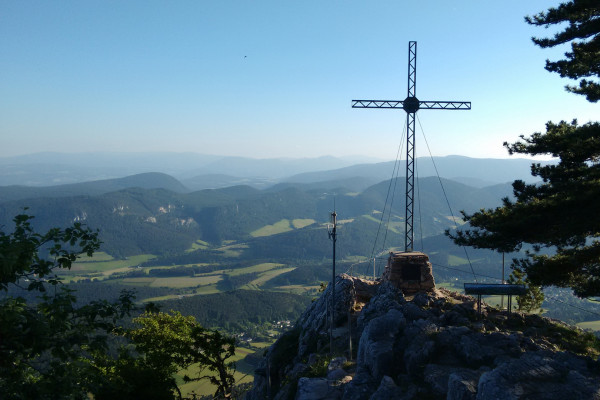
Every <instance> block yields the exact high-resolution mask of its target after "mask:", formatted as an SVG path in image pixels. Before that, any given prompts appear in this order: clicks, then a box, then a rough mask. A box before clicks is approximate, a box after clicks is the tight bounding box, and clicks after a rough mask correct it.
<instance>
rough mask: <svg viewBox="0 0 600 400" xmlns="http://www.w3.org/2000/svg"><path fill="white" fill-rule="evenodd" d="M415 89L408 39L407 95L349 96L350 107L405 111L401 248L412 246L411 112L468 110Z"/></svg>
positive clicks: (414, 61)
mask: <svg viewBox="0 0 600 400" xmlns="http://www.w3.org/2000/svg"><path fill="white" fill-rule="evenodd" d="M416 89H417V42H415V41H411V42H409V43H408V95H407V96H406V98H405V99H404V100H352V108H397V109H402V110H404V111H406V131H407V135H406V213H405V220H404V227H405V236H404V251H412V250H413V239H414V232H413V213H414V194H415V175H414V169H415V113H416V112H417V111H418V110H421V109H428V110H470V109H471V102H470V101H420V100H419V99H418V98H417V95H416Z"/></svg>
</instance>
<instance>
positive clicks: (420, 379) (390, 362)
mask: <svg viewBox="0 0 600 400" xmlns="http://www.w3.org/2000/svg"><path fill="white" fill-rule="evenodd" d="M357 288H360V289H359V290H358V289H357ZM359 291H360V293H361V294H360V298H359V296H358V295H357V293H358V292H359ZM331 294H332V293H331V291H330V288H328V289H327V290H326V291H325V292H324V293H323V295H322V296H321V297H320V298H319V299H318V300H317V301H315V302H314V303H312V304H311V306H310V307H309V308H308V309H307V310H306V311H305V312H304V314H303V315H302V316H301V318H300V319H299V321H298V323H297V324H296V328H295V330H294V331H291V332H288V334H286V335H284V337H282V338H281V339H279V340H278V341H277V342H276V343H275V344H274V345H273V346H272V347H271V348H270V349H269V351H268V352H267V355H266V357H265V359H264V360H263V363H262V365H261V367H260V368H258V369H257V373H256V375H255V381H254V388H253V389H252V391H250V392H249V393H248V394H247V397H246V398H247V399H248V400H258V399H266V398H268V397H267V394H268V393H270V395H271V398H274V399H284V398H294V397H295V398H296V399H302V400H309V399H310V400H318V399H341V400H394V399H397V400H410V399H414V400H417V399H422V398H439V399H448V400H492V399H507V400H509V399H510V400H512V399H549V400H554V399H556V400H563V399H565V398H572V399H584V400H587V399H590V400H592V399H594V400H600V378H599V372H598V371H600V362H599V361H598V360H597V359H593V358H591V357H586V356H585V355H576V354H573V353H570V352H566V351H557V350H556V349H557V348H559V346H563V345H565V344H564V343H562V342H561V340H563V339H561V337H560V336H558V335H556V336H552V335H551V332H553V331H554V332H555V331H556V327H555V325H553V324H555V323H554V322H551V321H549V320H547V319H545V318H542V317H540V316H537V315H522V314H517V313H513V314H511V315H507V314H506V313H504V312H498V311H495V310H492V309H487V308H486V307H483V316H479V314H478V313H477V311H476V308H475V299H473V298H470V297H467V296H464V295H460V294H454V293H451V292H449V291H446V290H443V289H437V290H433V291H430V292H427V293H418V294H416V295H415V296H414V298H409V299H406V298H405V297H404V296H403V295H402V292H401V291H400V290H399V289H398V288H396V287H395V286H394V285H393V284H392V283H390V282H387V283H377V284H374V283H373V282H368V281H362V280H360V279H358V278H353V277H349V276H347V275H340V276H338V277H337V279H336V296H335V302H334V307H335V308H334V309H335V310H336V314H337V315H338V317H336V320H335V324H336V328H340V329H341V328H342V327H344V326H345V327H347V326H348V315H350V330H349V331H348V329H347V328H346V330H345V331H343V332H345V333H344V334H341V335H340V336H339V337H337V338H335V340H334V343H333V344H334V349H333V350H334V354H342V353H343V352H345V351H347V349H348V342H349V337H348V335H349V334H350V338H351V339H352V341H353V346H354V347H353V348H354V351H356V355H355V360H356V361H355V363H347V362H345V361H343V359H339V358H338V359H333V360H329V368H328V369H327V371H326V372H324V373H323V375H324V376H323V377H318V378H315V377H310V378H309V377H308V376H307V375H309V373H311V371H314V369H311V366H314V365H318V364H316V363H317V362H319V361H318V360H319V359H322V357H323V356H324V355H326V354H329V352H330V349H329V335H328V327H329V322H328V321H329V320H328V319H327V315H328V314H327V305H328V304H329V301H330V300H331ZM348 310H351V312H350V313H348ZM552 327H554V328H552ZM561 328H562V329H564V328H565V327H564V326H562V327H561ZM339 332H342V330H339ZM348 332H350V333H348ZM540 332H549V336H544V335H541V334H540ZM563 347H564V346H563ZM267 375H268V377H269V379H266V378H267ZM325 375H326V376H325ZM312 376H314V375H312ZM292 383H293V384H292ZM295 383H297V390H296V389H295V387H296V386H295Z"/></svg>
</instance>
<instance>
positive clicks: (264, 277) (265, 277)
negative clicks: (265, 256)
mask: <svg viewBox="0 0 600 400" xmlns="http://www.w3.org/2000/svg"><path fill="white" fill-rule="evenodd" d="M295 269H296V267H288V268H281V269H274V270H270V271H267V272H263V273H262V274H260V276H259V277H258V278H257V279H255V280H253V281H252V282H250V283H248V284H247V285H244V286H242V287H241V289H253V287H252V286H254V287H257V288H258V287H260V286H262V285H264V284H265V283H266V282H267V281H270V280H271V279H273V278H275V277H276V276H278V275H281V274H285V273H286V272H290V271H293V270H295Z"/></svg>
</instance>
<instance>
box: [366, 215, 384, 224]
mask: <svg viewBox="0 0 600 400" xmlns="http://www.w3.org/2000/svg"><path fill="white" fill-rule="evenodd" d="M363 217H364V218H366V219H368V220H369V221H373V222H375V223H379V221H380V220H379V219H378V218H375V217H373V216H371V215H369V214H365V215H363Z"/></svg>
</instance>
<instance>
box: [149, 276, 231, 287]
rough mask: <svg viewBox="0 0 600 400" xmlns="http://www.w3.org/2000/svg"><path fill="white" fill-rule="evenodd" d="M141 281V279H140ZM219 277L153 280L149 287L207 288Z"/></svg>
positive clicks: (175, 277)
mask: <svg viewBox="0 0 600 400" xmlns="http://www.w3.org/2000/svg"><path fill="white" fill-rule="evenodd" d="M142 279H143V278H142ZM221 279H222V278H221V276H220V275H207V276H195V277H191V276H170V277H166V278H154V279H153V282H152V283H151V284H150V286H151V287H169V288H175V289H181V288H189V287H194V286H207V285H213V284H216V283H217V282H219V281H220V280H221Z"/></svg>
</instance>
